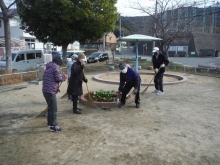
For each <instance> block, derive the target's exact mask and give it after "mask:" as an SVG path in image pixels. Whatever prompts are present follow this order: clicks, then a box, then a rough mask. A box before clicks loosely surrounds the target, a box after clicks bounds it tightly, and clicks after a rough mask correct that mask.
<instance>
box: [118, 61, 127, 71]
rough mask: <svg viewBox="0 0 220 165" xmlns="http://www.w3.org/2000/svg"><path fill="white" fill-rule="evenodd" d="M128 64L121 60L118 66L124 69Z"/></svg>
mask: <svg viewBox="0 0 220 165" xmlns="http://www.w3.org/2000/svg"><path fill="white" fill-rule="evenodd" d="M126 66H127V65H126V63H124V62H121V63H120V64H119V66H118V67H119V69H120V70H122V69H124V68H125V67H126Z"/></svg>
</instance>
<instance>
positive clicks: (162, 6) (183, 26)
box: [130, 0, 204, 57]
mask: <svg viewBox="0 0 220 165" xmlns="http://www.w3.org/2000/svg"><path fill="white" fill-rule="evenodd" d="M151 4H153V5H151V6H149V5H148V6H145V5H146V3H143V0H139V1H137V0H136V1H133V2H132V1H131V0H130V7H131V8H133V9H136V10H140V11H142V12H143V13H145V14H147V15H148V16H146V17H148V20H147V21H146V22H147V25H146V27H147V29H148V35H154V36H155V37H158V38H161V39H162V40H161V41H157V42H158V45H159V48H160V50H162V52H163V54H164V55H165V56H167V57H168V54H167V52H168V50H169V47H170V44H171V43H172V42H173V41H174V40H184V39H187V40H188V39H189V38H190V37H191V32H192V31H193V30H196V28H195V23H196V21H195V18H196V17H198V16H202V15H204V12H203V10H201V11H199V10H197V11H196V8H197V7H196V6H200V5H202V2H201V3H200V2H195V1H194V2H188V3H185V2H182V1H181V0H155V1H154V3H151Z"/></svg>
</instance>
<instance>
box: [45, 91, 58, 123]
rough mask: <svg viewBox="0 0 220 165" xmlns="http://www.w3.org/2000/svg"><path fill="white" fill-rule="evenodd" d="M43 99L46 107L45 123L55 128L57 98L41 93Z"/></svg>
mask: <svg viewBox="0 0 220 165" xmlns="http://www.w3.org/2000/svg"><path fill="white" fill-rule="evenodd" d="M43 95H44V98H45V100H46V102H47V106H48V114H47V123H48V124H50V125H52V126H57V98H56V95H53V94H51V93H47V92H43Z"/></svg>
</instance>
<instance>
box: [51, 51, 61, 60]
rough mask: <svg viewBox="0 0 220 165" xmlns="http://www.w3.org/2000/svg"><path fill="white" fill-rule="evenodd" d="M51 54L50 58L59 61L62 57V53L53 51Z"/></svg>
mask: <svg viewBox="0 0 220 165" xmlns="http://www.w3.org/2000/svg"><path fill="white" fill-rule="evenodd" d="M51 54H52V58H55V57H60V58H61V59H62V58H63V57H62V55H63V53H62V52H61V51H53V52H51Z"/></svg>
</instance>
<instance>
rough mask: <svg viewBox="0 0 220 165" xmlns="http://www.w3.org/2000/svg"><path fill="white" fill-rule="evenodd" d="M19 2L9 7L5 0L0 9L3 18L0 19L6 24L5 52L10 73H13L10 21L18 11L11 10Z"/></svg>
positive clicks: (1, 1) (1, 0)
mask: <svg viewBox="0 0 220 165" xmlns="http://www.w3.org/2000/svg"><path fill="white" fill-rule="evenodd" d="M17 2H18V0H15V1H14V2H12V3H11V4H10V5H9V6H8V7H7V6H6V4H5V2H4V1H3V0H0V8H1V10H2V16H1V17H0V19H2V20H3V23H4V38H5V51H6V69H7V71H8V72H12V65H11V62H12V55H11V31H10V19H11V18H12V17H13V16H15V14H16V10H13V9H11V7H12V6H13V5H15V4H16V3H17Z"/></svg>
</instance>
